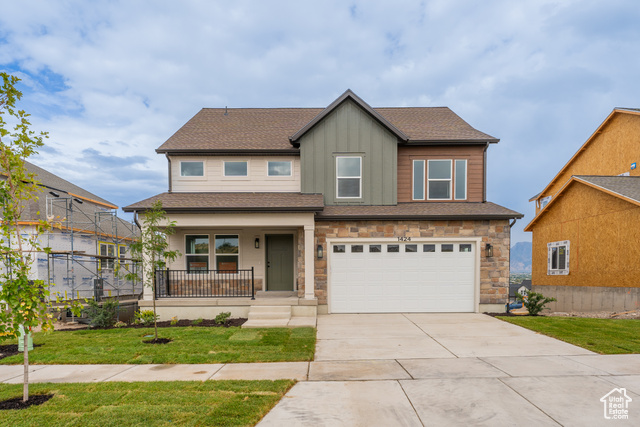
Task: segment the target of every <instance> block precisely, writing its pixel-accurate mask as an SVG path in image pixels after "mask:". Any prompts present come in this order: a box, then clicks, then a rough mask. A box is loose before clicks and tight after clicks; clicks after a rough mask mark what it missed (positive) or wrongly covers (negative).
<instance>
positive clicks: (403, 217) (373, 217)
mask: <svg viewBox="0 0 640 427" xmlns="http://www.w3.org/2000/svg"><path fill="white" fill-rule="evenodd" d="M523 216H524V215H520V216H516V215H335V216H333V215H332V216H325V215H317V216H316V221H364V220H394V221H416V220H420V221H424V220H438V221H448V220H453V221H456V220H492V219H520V218H522V217H523Z"/></svg>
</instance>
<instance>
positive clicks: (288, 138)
mask: <svg viewBox="0 0 640 427" xmlns="http://www.w3.org/2000/svg"><path fill="white" fill-rule="evenodd" d="M347 99H349V100H352V101H353V102H355V103H356V104H357V105H359V106H360V107H361V108H363V109H364V110H365V111H366V112H367V113H368V114H370V115H371V116H372V117H373V118H374V119H375V120H376V121H378V122H379V123H380V124H381V125H382V126H385V127H386V128H387V129H389V131H391V132H392V133H393V134H394V135H396V136H397V137H398V140H399V142H401V143H405V142H406V143H408V144H412V143H415V144H426V143H431V144H436V143H472V144H480V143H487V142H489V143H495V142H498V141H499V139H497V138H494V137H492V136H491V135H488V134H486V133H483V132H480V131H478V130H476V129H474V128H473V127H471V126H470V125H469V124H468V123H467V122H465V121H464V120H462V119H461V118H460V117H459V116H458V115H457V114H455V113H454V112H453V111H451V110H450V109H449V108H447V107H389V108H372V107H371V106H369V105H368V104H367V103H366V102H364V101H363V100H362V99H361V98H360V97H358V96H357V95H356V94H355V93H353V92H352V91H351V90H347V91H346V92H345V93H343V94H342V95H341V96H340V97H338V99H336V100H335V101H333V102H332V103H331V105H329V106H328V107H327V108H203V109H202V110H200V111H199V112H198V113H197V114H196V115H195V116H193V117H192V118H191V119H190V120H189V121H188V122H187V123H185V125H184V126H182V127H181V128H180V129H178V131H177V132H176V133H174V134H173V135H172V136H171V137H170V138H169V139H168V140H167V141H166V142H165V143H164V144H162V145H161V146H160V147H158V149H156V152H158V153H168V154H199V153H201V154H205V153H207V154H212V153H218V154H235V153H238V154H246V153H247V152H251V153H256V154H260V153H264V154H276V153H277V154H284V155H286V154H289V155H298V154H299V150H298V149H297V148H295V147H294V146H293V145H292V143H294V144H295V143H296V142H297V141H298V140H299V138H300V137H301V136H302V135H304V133H305V132H307V131H308V130H310V129H311V128H312V127H313V126H314V125H315V124H317V123H318V122H319V121H320V120H322V119H323V118H324V117H325V116H326V115H327V114H329V113H330V112H331V111H333V110H334V109H335V108H337V106H338V105H340V104H341V103H342V102H344V101H346V100H347Z"/></svg>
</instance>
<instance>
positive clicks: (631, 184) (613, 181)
mask: <svg viewBox="0 0 640 427" xmlns="http://www.w3.org/2000/svg"><path fill="white" fill-rule="evenodd" d="M574 178H576V179H578V180H581V181H585V182H588V183H590V184H592V185H595V186H597V187H600V188H602V189H605V190H608V191H611V192H613V193H616V194H619V195H621V196H623V197H626V198H629V199H633V200H635V201H636V202H640V176H596V175H576V176H575V177H574Z"/></svg>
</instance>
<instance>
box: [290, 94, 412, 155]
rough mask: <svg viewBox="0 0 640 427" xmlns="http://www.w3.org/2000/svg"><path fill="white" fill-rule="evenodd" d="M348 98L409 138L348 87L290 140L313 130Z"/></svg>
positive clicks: (395, 131) (400, 136)
mask: <svg viewBox="0 0 640 427" xmlns="http://www.w3.org/2000/svg"><path fill="white" fill-rule="evenodd" d="M347 99H350V100H351V101H353V102H355V103H356V104H357V105H358V106H359V107H360V108H362V109H363V110H364V111H366V112H367V113H369V115H370V116H371V117H373V118H374V119H375V120H377V121H378V122H379V123H380V124H381V125H382V126H384V127H386V128H387V129H388V130H389V131H390V132H391V133H392V134H394V135H395V136H396V137H397V138H398V139H400V140H402V141H405V142H406V141H407V140H408V139H409V138H408V137H407V136H406V135H405V134H404V133H402V132H401V131H400V130H398V128H396V127H395V126H394V125H392V124H391V123H389V121H388V120H387V119H385V118H384V117H383V116H382V115H380V113H378V112H377V111H376V110H374V109H373V108H371V107H370V106H369V104H367V103H366V102H364V101H363V100H362V98H360V97H359V96H358V95H356V94H355V93H353V92H352V91H351V89H347V90H346V91H345V92H344V93H343V94H342V95H340V96H339V97H338V98H337V99H336V100H335V101H333V102H332V103H331V104H329V106H328V107H327V108H325V109H324V110H322V112H321V113H320V114H318V115H317V116H315V117H314V118H313V120H311V121H310V122H309V123H307V124H306V125H304V126H303V127H302V129H300V130H299V131H298V132H296V133H295V134H294V135H293V136H292V137H291V138H289V140H290V141H291V143H296V142H297V141H298V140H299V139H300V138H302V136H303V135H304V134H306V133H307V132H308V131H309V130H311V129H312V128H313V127H314V126H315V125H316V124H317V123H318V122H320V121H321V120H322V119H324V118H325V117H327V115H329V114H330V113H331V112H332V111H333V110H335V109H336V108H338V106H339V105H340V104H342V103H343V102H345V101H346V100H347Z"/></svg>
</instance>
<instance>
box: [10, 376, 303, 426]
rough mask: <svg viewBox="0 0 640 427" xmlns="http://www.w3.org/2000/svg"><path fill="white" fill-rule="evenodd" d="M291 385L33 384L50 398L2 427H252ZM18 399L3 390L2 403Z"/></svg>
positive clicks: (18, 390) (16, 391)
mask: <svg viewBox="0 0 640 427" xmlns="http://www.w3.org/2000/svg"><path fill="white" fill-rule="evenodd" d="M294 382H295V381H289V380H279V381H204V382H195V381H188V382H183V381H173V382H148V383H142V382H136V383H121V382H113V383H93V384H77V383H74V384H31V385H30V386H29V390H30V392H31V396H33V395H34V394H51V393H53V394H54V396H53V397H52V398H51V399H50V400H49V401H47V402H45V403H44V404H42V405H39V406H30V407H29V408H26V409H21V410H4V411H0V420H1V421H0V424H1V425H3V426H47V425H49V426H62V425H65V426H67V425H68V426H71V425H73V426H108V425H109V426H139V425H144V426H158V425H184V426H204V425H212V426H213V425H215V426H223V425H224V426H230V425H233V426H253V425H255V424H257V423H258V421H260V420H261V419H262V417H264V415H266V413H267V412H269V411H270V410H271V408H273V407H274V406H275V404H276V403H278V401H279V400H280V399H281V398H282V396H283V395H284V394H285V393H286V392H287V390H289V388H291V386H292V385H293V384H294ZM17 396H22V384H15V385H14V384H11V385H8V384H1V385H0V401H2V400H5V399H9V398H13V397H17Z"/></svg>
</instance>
